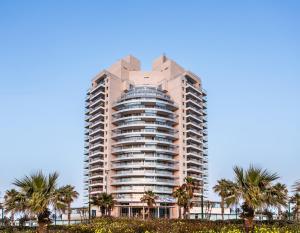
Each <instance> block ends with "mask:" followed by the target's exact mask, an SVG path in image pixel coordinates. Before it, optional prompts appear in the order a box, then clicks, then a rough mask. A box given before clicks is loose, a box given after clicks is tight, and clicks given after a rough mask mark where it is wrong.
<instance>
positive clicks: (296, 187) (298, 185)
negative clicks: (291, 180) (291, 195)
mask: <svg viewBox="0 0 300 233" xmlns="http://www.w3.org/2000/svg"><path fill="white" fill-rule="evenodd" d="M293 188H294V190H293V191H294V192H300V180H298V181H296V182H295V184H294V185H293Z"/></svg>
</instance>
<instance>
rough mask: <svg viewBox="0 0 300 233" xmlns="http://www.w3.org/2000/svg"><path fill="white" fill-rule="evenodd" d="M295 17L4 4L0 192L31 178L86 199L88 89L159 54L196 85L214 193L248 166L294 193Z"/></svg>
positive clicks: (277, 8) (176, 8) (129, 4)
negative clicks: (125, 63)
mask: <svg viewBox="0 0 300 233" xmlns="http://www.w3.org/2000/svg"><path fill="white" fill-rule="evenodd" d="M299 12H300V2H299V1H276V0H274V1H267V0H266V1H196V0H195V1H174V0H172V1H171V0H170V1H158V0H157V1H154V0H153V1H146V0H145V1H138V0H136V1H71V0H69V1H67V0H63V1H11V0H2V1H0V107H1V108H0V111H1V114H0V158H1V159H0V164H1V167H0V169H1V171H0V191H1V192H2V195H3V192H4V190H5V189H7V188H9V187H11V185H10V184H11V182H12V181H13V180H14V178H16V177H22V176H23V175H24V174H28V173H30V172H31V171H34V170H37V169H42V170H44V171H45V172H49V171H54V170H56V171H58V172H59V173H60V175H61V177H60V183H61V184H65V183H71V184H73V185H76V187H77V189H78V190H79V191H80V192H81V191H82V188H83V185H82V179H83V138H84V135H83V132H84V129H83V126H84V97H85V92H86V89H87V88H88V87H89V83H90V80H91V78H92V77H93V76H94V75H95V74H96V73H97V72H99V71H100V70H101V69H104V68H106V67H107V66H109V65H110V64H112V63H114V62H115V61H116V60H117V59H120V58H121V57H123V56H125V55H127V54H132V55H134V56H136V57H138V58H139V59H141V61H142V62H143V68H144V69H149V68H150V66H151V62H152V60H153V59H154V58H156V57H157V56H159V55H161V54H162V53H166V54H167V56H169V57H170V58H172V59H174V60H175V61H177V62H178V63H179V64H181V65H182V66H184V67H185V68H186V69H189V70H191V71H193V72H194V73H196V74H198V75H199V76H201V77H202V80H203V84H204V87H205V89H207V92H208V123H209V131H208V132H209V181H210V187H211V186H212V185H213V184H214V183H215V181H216V179H219V178H221V177H226V178H231V177H232V166H233V165H235V164H237V165H242V166H248V164H250V163H253V164H256V165H259V166H261V167H265V168H268V169H270V170H272V171H277V172H278V173H279V174H280V175H281V176H282V181H284V182H286V183H287V184H288V185H291V184H292V183H293V182H294V181H295V180H296V179H299V178H300V172H299V164H300V142H299V132H300V123H299V120H300V103H299V102H300V45H299V42H300V32H299V30H300V14H299ZM0 195H1V194H0ZM211 197H213V198H214V195H212V194H211ZM79 203H80V201H78V202H77V204H78V205H79Z"/></svg>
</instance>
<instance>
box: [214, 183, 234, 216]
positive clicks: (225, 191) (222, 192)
mask: <svg viewBox="0 0 300 233" xmlns="http://www.w3.org/2000/svg"><path fill="white" fill-rule="evenodd" d="M232 186H233V183H232V182H231V181H230V180H226V179H221V180H218V181H217V184H216V185H215V186H214V187H213V190H214V192H215V193H217V194H218V195H219V196H220V197H221V214H222V220H224V206H225V198H227V197H229V196H230V194H231V193H230V190H231V188H232Z"/></svg>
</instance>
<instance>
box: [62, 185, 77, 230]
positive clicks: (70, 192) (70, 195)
mask: <svg viewBox="0 0 300 233" xmlns="http://www.w3.org/2000/svg"><path fill="white" fill-rule="evenodd" d="M58 193H59V195H58V196H59V197H60V198H61V200H62V202H63V203H65V204H66V205H67V210H68V225H70V221H71V203H72V202H73V201H74V200H75V199H77V198H78V196H79V193H78V192H77V191H76V190H75V187H74V186H72V185H65V186H63V187H61V188H60V189H59V190H58Z"/></svg>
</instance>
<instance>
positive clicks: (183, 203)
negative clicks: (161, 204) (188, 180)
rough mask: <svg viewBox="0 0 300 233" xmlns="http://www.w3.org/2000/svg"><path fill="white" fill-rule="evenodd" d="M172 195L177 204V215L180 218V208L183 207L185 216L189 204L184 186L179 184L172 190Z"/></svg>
mask: <svg viewBox="0 0 300 233" xmlns="http://www.w3.org/2000/svg"><path fill="white" fill-rule="evenodd" d="M173 197H175V198H176V199H177V205H178V216H179V218H180V219H181V218H182V216H181V208H183V216H184V218H186V212H187V208H188V205H189V199H190V198H189V195H188V194H187V192H186V190H185V189H184V187H182V186H180V187H178V188H177V189H176V190H175V191H174V192H173Z"/></svg>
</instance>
